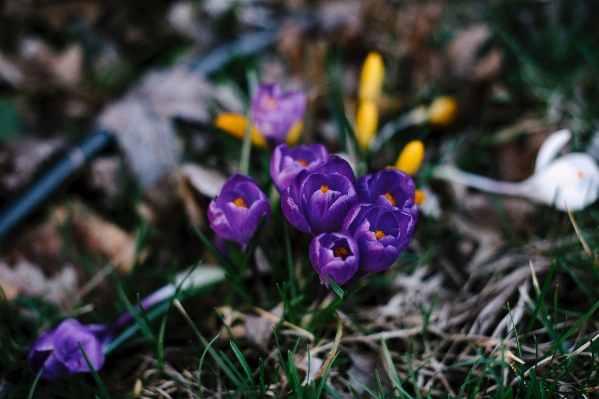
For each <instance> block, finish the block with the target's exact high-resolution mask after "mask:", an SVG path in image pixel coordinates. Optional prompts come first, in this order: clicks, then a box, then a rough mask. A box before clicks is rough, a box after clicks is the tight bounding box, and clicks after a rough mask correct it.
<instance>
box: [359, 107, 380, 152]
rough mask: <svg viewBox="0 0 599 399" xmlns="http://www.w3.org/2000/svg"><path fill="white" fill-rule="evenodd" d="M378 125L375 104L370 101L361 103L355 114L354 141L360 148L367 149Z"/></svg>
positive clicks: (377, 112) (377, 111)
mask: <svg viewBox="0 0 599 399" xmlns="http://www.w3.org/2000/svg"><path fill="white" fill-rule="evenodd" d="M378 123H379V110H378V108H377V105H376V103H375V102H374V101H371V100H367V101H361V102H360V105H358V111H357V112H356V139H357V140H358V145H359V146H360V148H362V149H366V148H368V144H369V143H370V140H372V137H373V136H374V134H375V133H376V128H377V126H378Z"/></svg>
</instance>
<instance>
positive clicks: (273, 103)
mask: <svg viewBox="0 0 599 399" xmlns="http://www.w3.org/2000/svg"><path fill="white" fill-rule="evenodd" d="M268 105H270V106H271V107H274V106H275V105H277V100H275V99H274V98H272V97H270V98H269V99H268Z"/></svg>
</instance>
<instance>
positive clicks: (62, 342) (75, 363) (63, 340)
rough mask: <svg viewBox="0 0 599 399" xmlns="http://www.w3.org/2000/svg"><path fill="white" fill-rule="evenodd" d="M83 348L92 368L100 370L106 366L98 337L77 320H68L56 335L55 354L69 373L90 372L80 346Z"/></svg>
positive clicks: (57, 330) (61, 325) (59, 327)
mask: <svg viewBox="0 0 599 399" xmlns="http://www.w3.org/2000/svg"><path fill="white" fill-rule="evenodd" d="M78 343H81V346H82V347H83V350H84V351H85V354H86V355H87V357H88V359H89V361H90V363H91V365H92V367H93V368H94V369H95V370H99V369H100V368H102V366H103V365H104V354H103V353H102V344H101V342H100V340H99V339H98V337H97V336H96V335H95V334H93V333H92V332H91V331H90V330H89V329H88V328H87V327H86V326H84V325H82V324H81V323H79V322H78V321H77V320H75V319H66V320H64V321H63V322H62V323H60V324H59V325H58V327H57V328H56V331H55V333H54V353H55V355H56V358H57V359H58V360H59V361H60V362H61V363H62V364H63V365H64V366H65V367H66V368H67V370H68V371H69V373H71V374H74V373H79V372H84V371H89V370H90V369H89V366H88V365H87V362H86V361H85V358H84V357H83V353H82V352H81V349H80V348H79V344H78Z"/></svg>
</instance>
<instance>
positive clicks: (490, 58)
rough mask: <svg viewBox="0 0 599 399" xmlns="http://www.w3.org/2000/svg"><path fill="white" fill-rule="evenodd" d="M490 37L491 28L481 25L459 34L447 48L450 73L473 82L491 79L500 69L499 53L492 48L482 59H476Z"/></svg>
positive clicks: (500, 55)
mask: <svg viewBox="0 0 599 399" xmlns="http://www.w3.org/2000/svg"><path fill="white" fill-rule="evenodd" d="M491 36H492V31H491V28H489V27H488V26H487V25H482V24H480V25H473V26H471V27H469V28H467V29H464V30H463V31H461V32H459V33H458V34H457V35H456V36H455V37H454V39H453V40H452V41H451V43H449V46H448V47H447V59H448V65H449V69H450V71H451V73H452V74H453V75H455V76H456V77H458V78H460V79H464V80H469V81H475V82H479V81H486V80H490V79H493V78H494V77H495V76H496V75H497V73H499V70H500V69H501V62H502V59H503V56H502V53H501V51H500V50H499V49H496V48H493V49H492V50H491V51H489V52H488V53H487V54H486V55H485V56H484V57H483V58H479V57H478V53H479V51H480V50H481V49H482V47H483V46H484V45H485V44H486V43H487V42H488V41H489V39H490V38H491Z"/></svg>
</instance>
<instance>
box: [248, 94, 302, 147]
mask: <svg viewBox="0 0 599 399" xmlns="http://www.w3.org/2000/svg"><path fill="white" fill-rule="evenodd" d="M306 104H307V99H306V96H305V94H304V93H302V92H299V91H292V92H287V93H282V92H281V89H280V88H279V85H277V84H276V83H275V84H260V85H258V88H257V89H256V91H255V92H254V95H253V96H252V99H251V103H250V111H251V113H252V119H253V121H254V123H255V124H256V126H257V127H258V130H259V131H260V133H261V134H262V135H263V136H264V137H265V138H266V139H267V140H268V141H270V142H274V143H280V142H282V141H284V140H285V138H286V136H287V134H288V133H289V130H290V129H291V127H292V126H293V125H294V124H295V123H297V122H299V121H300V120H301V119H302V118H303V116H304V113H305V112H306Z"/></svg>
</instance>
